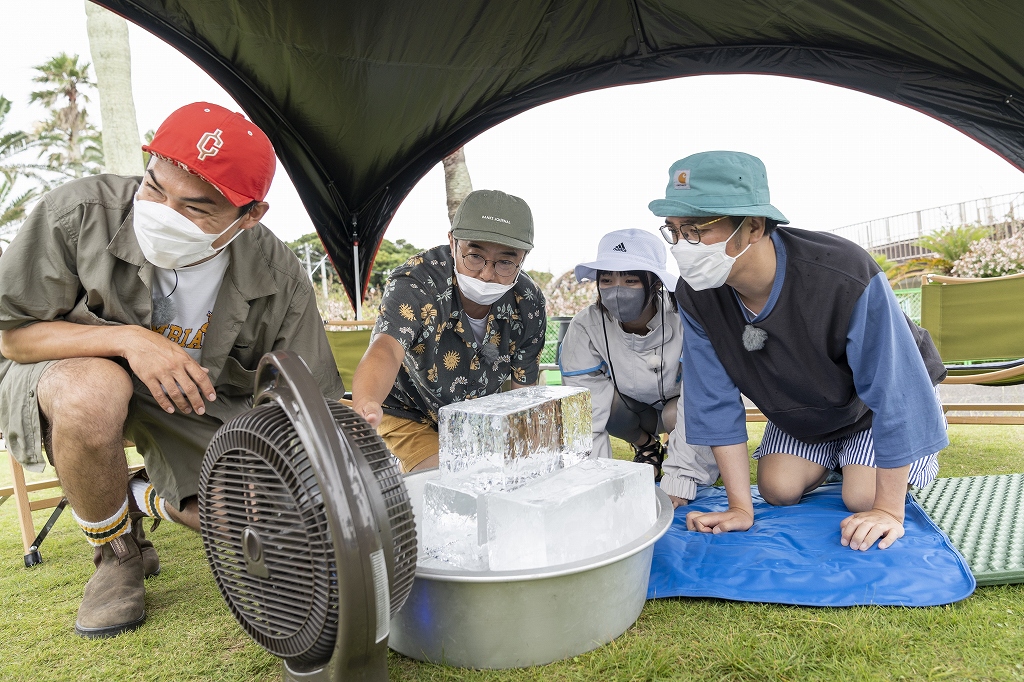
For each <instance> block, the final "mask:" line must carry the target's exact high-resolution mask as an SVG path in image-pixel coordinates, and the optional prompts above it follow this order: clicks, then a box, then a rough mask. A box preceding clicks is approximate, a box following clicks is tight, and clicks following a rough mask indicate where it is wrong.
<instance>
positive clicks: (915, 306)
mask: <svg viewBox="0 0 1024 682" xmlns="http://www.w3.org/2000/svg"><path fill="white" fill-rule="evenodd" d="M892 293H894V294H896V300H897V301H899V304H900V307H901V308H903V312H905V313H906V314H907V317H909V318H910V319H912V320H913V321H914V324H921V288H920V287H918V288H917V289H896V290H894V291H893V292H892Z"/></svg>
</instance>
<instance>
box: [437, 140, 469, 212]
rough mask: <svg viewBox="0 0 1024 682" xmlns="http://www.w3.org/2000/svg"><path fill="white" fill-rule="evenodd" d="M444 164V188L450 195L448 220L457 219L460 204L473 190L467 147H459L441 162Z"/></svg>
mask: <svg viewBox="0 0 1024 682" xmlns="http://www.w3.org/2000/svg"><path fill="white" fill-rule="evenodd" d="M441 164H442V165H443V166H444V189H445V193H446V194H447V196H448V222H452V221H453V220H455V211H457V210H459V204H461V203H462V200H463V199H465V198H466V196H467V195H468V194H469V193H470V192H472V191H473V181H472V180H470V178H469V168H468V167H467V166H466V151H465V148H463V147H459V148H458V149H456V150H455V151H454V152H452V153H451V154H450V155H448V156H446V157H444V160H443V161H442V162H441Z"/></svg>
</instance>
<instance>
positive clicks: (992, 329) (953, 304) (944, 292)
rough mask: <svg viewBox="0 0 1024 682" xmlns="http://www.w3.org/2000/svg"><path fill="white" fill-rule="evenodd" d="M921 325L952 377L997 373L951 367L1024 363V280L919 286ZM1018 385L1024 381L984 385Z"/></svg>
mask: <svg viewBox="0 0 1024 682" xmlns="http://www.w3.org/2000/svg"><path fill="white" fill-rule="evenodd" d="M921 326H922V327H924V328H925V329H927V330H928V332H929V333H930V334H931V336H932V340H933V341H934V342H935V347H936V348H937V349H938V351H939V355H940V356H941V357H942V361H943V362H944V363H946V365H947V369H949V370H950V374H951V375H952V376H956V375H963V374H969V373H978V372H979V371H994V370H997V369H999V368H1000V366H999V365H996V366H993V367H978V366H974V367H971V366H970V365H968V366H965V367H964V368H962V369H959V368H953V367H950V365H952V364H957V363H974V362H992V361H998V360H1017V359H1020V358H1024V333H1022V330H1024V277H994V278H991V279H987V280H981V281H968V282H960V283H956V284H950V283H939V282H931V283H928V284H925V285H923V286H922V287H921ZM1005 366H1006V365H1002V366H1001V367H1005ZM1022 381H1024V377H1015V378H1011V379H1006V380H1005V381H995V382H984V383H986V384H988V383H991V384H992V385H1001V384H1013V383H1021V382H1022ZM978 383H982V382H981V381H979V382H978Z"/></svg>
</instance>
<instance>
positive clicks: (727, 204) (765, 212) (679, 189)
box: [647, 151, 789, 223]
mask: <svg viewBox="0 0 1024 682" xmlns="http://www.w3.org/2000/svg"><path fill="white" fill-rule="evenodd" d="M668 175H669V178H668V185H667V186H666V187H665V198H664V199H655V200H654V201H652V202H651V203H650V204H648V205H647V207H648V208H649V209H651V212H652V213H653V214H654V215H656V216H660V217H663V218H664V217H677V218H690V217H694V218H713V217H715V216H720V215H734V216H763V217H765V218H772V219H773V220H777V221H779V222H780V223H788V222H789V220H787V219H786V216H784V215H782V212H781V211H779V209H777V208H775V207H774V206H772V205H771V203H770V201H771V199H770V197H769V194H768V173H767V172H766V171H765V169H764V164H763V163H761V159H759V158H757V157H756V156H751V155H750V154H744V153H743V152H724V151H717V152H701V153H699V154H692V155H690V156H687V157H686V158H685V159H680V160H679V161H676V162H675V163H673V164H672V167H671V168H670V169H669V171H668Z"/></svg>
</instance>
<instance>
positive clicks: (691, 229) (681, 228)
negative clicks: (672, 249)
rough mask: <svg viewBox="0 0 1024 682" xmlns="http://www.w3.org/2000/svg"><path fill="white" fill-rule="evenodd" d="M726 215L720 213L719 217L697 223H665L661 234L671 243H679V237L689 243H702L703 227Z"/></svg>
mask: <svg viewBox="0 0 1024 682" xmlns="http://www.w3.org/2000/svg"><path fill="white" fill-rule="evenodd" d="M722 218H725V216H724V215H720V216H718V217H717V218H713V219H711V220H709V221H707V222H706V223H697V224H696V225H678V226H676V225H669V224H668V223H665V224H664V225H662V226H661V236H662V237H664V238H665V241H667V242H668V243H669V244H678V243H679V238H680V237H682V238H683V241H685V242H686V243H687V244H700V235H701V232H700V230H701V228H703V227H707V226H708V225H711V224H712V223H717V222H718V221H719V220H721V219H722Z"/></svg>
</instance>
